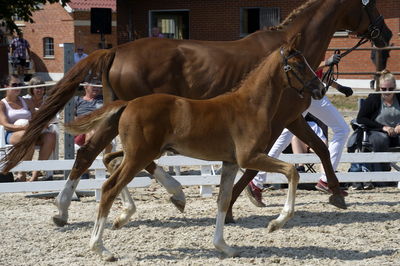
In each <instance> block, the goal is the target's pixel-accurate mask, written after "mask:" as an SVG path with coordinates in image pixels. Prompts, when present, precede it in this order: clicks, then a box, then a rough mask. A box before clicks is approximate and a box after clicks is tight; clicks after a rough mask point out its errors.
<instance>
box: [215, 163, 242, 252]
mask: <svg viewBox="0 0 400 266" xmlns="http://www.w3.org/2000/svg"><path fill="white" fill-rule="evenodd" d="M238 169H239V167H238V166H237V164H232V163H226V162H224V163H223V165H222V174H221V184H220V188H219V194H218V213H217V221H216V226H215V234H214V241H213V242H214V246H215V247H216V248H217V249H218V250H220V251H222V252H224V253H225V254H226V255H227V256H229V257H233V256H236V255H237V251H236V250H235V249H234V248H232V247H230V246H228V245H227V244H226V242H225V240H224V224H225V217H226V213H227V211H228V208H229V204H230V201H231V196H232V187H233V183H234V181H235V176H236V173H237V171H238Z"/></svg>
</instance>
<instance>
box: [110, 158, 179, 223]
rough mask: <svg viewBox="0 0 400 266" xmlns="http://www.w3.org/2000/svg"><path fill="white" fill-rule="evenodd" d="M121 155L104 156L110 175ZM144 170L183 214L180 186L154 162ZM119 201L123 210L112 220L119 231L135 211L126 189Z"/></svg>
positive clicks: (118, 163) (116, 166) (120, 159)
mask: <svg viewBox="0 0 400 266" xmlns="http://www.w3.org/2000/svg"><path fill="white" fill-rule="evenodd" d="M123 154H124V153H123V151H117V152H112V153H107V154H106V155H104V158H103V163H104V164H105V165H106V167H107V170H108V171H109V173H110V174H112V173H114V172H115V171H116V169H117V168H118V167H119V166H120V165H121V162H122V159H123ZM145 169H146V171H147V172H149V173H150V174H152V175H153V176H154V177H155V178H156V179H157V180H158V181H159V182H160V183H161V184H162V185H163V186H164V187H165V188H166V189H167V191H168V192H169V193H170V194H172V196H171V197H170V200H171V202H172V203H173V204H174V205H175V206H176V207H177V208H178V210H180V211H181V212H183V210H184V208H185V204H186V199H185V194H184V193H183V191H182V187H181V184H180V183H179V182H178V181H176V180H175V179H174V178H172V177H171V176H170V175H169V174H168V173H167V172H165V171H164V169H162V168H161V167H159V166H157V165H156V164H155V163H154V162H152V163H151V164H150V165H148V166H147V167H146V168H145ZM121 199H122V202H123V204H124V210H123V212H122V214H121V215H120V216H118V217H117V218H116V219H115V220H114V224H113V229H119V228H121V227H122V226H124V225H125V224H126V223H127V222H128V221H129V218H130V217H131V216H132V215H133V214H134V213H135V211H136V206H135V203H134V202H133V199H132V197H131V196H130V194H129V191H128V188H127V187H125V188H123V189H122V192H121Z"/></svg>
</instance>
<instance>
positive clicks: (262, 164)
mask: <svg viewBox="0 0 400 266" xmlns="http://www.w3.org/2000/svg"><path fill="white" fill-rule="evenodd" d="M246 158H247V159H246V160H245V161H242V163H241V167H244V168H250V169H257V170H260V171H264V172H276V173H281V174H284V175H285V176H286V177H287V179H288V184H289V188H288V194H287V198H286V202H285V205H284V207H283V209H282V211H281V213H280V215H279V217H278V218H277V219H275V220H272V221H271V222H270V223H269V225H268V232H273V231H275V230H278V229H279V228H281V227H282V226H283V225H284V224H285V223H286V222H287V221H288V220H289V219H290V218H291V217H293V215H294V202H295V198H296V189H297V184H298V182H299V179H300V177H299V173H298V172H297V170H296V168H295V167H294V165H292V164H289V163H286V162H283V161H281V160H278V159H275V158H272V157H269V156H268V155H266V154H264V153H262V152H260V153H257V154H255V155H253V154H251V155H250V156H248V157H246Z"/></svg>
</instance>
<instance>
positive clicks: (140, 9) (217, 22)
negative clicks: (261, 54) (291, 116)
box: [117, 0, 400, 78]
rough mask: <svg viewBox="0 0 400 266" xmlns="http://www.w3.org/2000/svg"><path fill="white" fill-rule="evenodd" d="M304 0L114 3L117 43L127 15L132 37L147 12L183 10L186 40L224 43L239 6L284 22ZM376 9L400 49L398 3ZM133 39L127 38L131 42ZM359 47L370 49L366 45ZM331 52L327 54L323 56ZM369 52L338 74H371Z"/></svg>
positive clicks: (143, 33) (143, 32) (234, 28)
mask: <svg viewBox="0 0 400 266" xmlns="http://www.w3.org/2000/svg"><path fill="white" fill-rule="evenodd" d="M304 2H305V1H303V0H268V1H266V0H252V1H245V0H197V1H196V0H192V1H190V0H169V1H168V2H167V3H166V2H165V1H162V0H154V1H149V0H147V1H144V0H142V1H139V0H137V1H127V0H117V11H118V18H117V20H118V43H120V44H121V43H125V42H127V41H129V40H130V39H129V33H128V28H129V27H127V25H129V16H130V17H131V18H132V20H131V22H132V24H133V28H134V30H135V32H134V33H133V35H135V36H136V37H139V38H140V37H147V36H148V27H149V26H148V21H149V11H150V10H174V9H185V10H189V12H190V15H189V17H190V19H189V24H190V38H191V39H198V40H216V41H227V40H236V39H238V38H239V35H240V8H241V7H279V8H280V16H281V19H284V18H285V17H286V16H287V15H288V14H289V13H290V12H291V11H292V10H293V9H294V8H296V7H298V6H299V5H301V4H302V3H304ZM377 6H378V9H379V11H380V13H381V14H382V15H384V17H385V22H386V23H387V25H388V26H389V27H390V29H391V30H392V31H393V38H392V43H393V44H394V45H395V46H400V35H399V28H400V26H399V23H400V21H399V18H400V8H399V7H400V0H384V1H383V0H380V1H379V0H378V1H377ZM135 36H133V37H132V38H131V40H132V39H134V37H135ZM356 42H357V39H353V38H351V37H335V38H333V39H332V42H331V44H330V47H351V46H352V45H354V44H355V43H356ZM363 47H370V44H369V43H367V44H365V45H363ZM332 53H333V52H332V51H328V52H327V57H328V56H329V55H331V54H332ZM370 53H371V52H370V51H355V52H353V53H351V54H349V55H348V56H347V57H346V58H344V59H343V62H342V63H341V64H340V71H344V72H357V71H368V72H370V71H374V70H375V68H374V65H373V64H372V62H371V60H370ZM387 68H388V69H390V70H392V71H397V72H398V71H400V51H399V50H397V51H392V52H391V57H390V58H389V61H388V66H387ZM355 77H357V78H366V76H354V75H353V76H348V75H346V76H342V78H355Z"/></svg>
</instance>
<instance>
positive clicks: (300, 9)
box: [266, 0, 320, 31]
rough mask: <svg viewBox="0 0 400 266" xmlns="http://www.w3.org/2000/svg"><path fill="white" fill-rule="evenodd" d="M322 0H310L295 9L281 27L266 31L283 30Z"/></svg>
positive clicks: (270, 28) (273, 27)
mask: <svg viewBox="0 0 400 266" xmlns="http://www.w3.org/2000/svg"><path fill="white" fill-rule="evenodd" d="M318 1H320V0H309V1H307V2H305V3H304V4H302V5H301V6H299V7H298V8H296V9H294V10H293V11H292V12H291V13H290V14H289V15H288V16H287V17H286V18H285V19H284V20H283V21H282V22H281V23H280V24H279V25H277V26H272V27H268V28H267V29H266V30H272V31H274V30H282V29H283V28H284V27H285V26H287V25H289V24H290V23H291V22H292V21H293V20H294V19H295V18H297V16H298V15H300V14H302V13H303V11H304V10H306V9H307V8H309V7H310V6H312V5H313V4H314V3H315V2H318Z"/></svg>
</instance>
